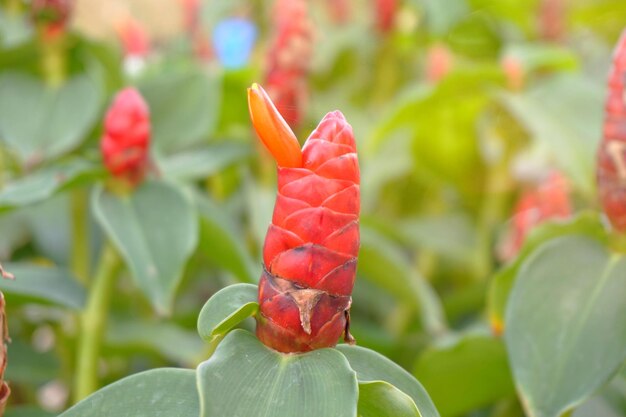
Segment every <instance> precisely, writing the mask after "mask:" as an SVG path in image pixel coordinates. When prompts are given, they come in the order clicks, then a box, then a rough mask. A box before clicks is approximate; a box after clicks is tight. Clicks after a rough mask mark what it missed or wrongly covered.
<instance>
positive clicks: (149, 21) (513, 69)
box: [0, 0, 626, 417]
mask: <svg viewBox="0 0 626 417" xmlns="http://www.w3.org/2000/svg"><path fill="white" fill-rule="evenodd" d="M624 26H626V2H624V1H623V0H526V1H519V0H446V1H441V0H367V1H365V0H274V1H254V0H249V1H245V0H233V1H214V0H108V1H97V0H76V1H71V0H47V1H44V0H32V1H22V0H2V1H0V139H1V140H2V142H0V261H2V263H3V266H4V267H5V269H6V270H7V271H10V272H12V273H13V274H14V275H16V277H17V279H16V280H15V281H14V282H8V281H6V280H5V281H4V282H2V283H0V289H2V291H3V292H4V293H5V298H6V312H7V316H8V324H9V329H8V330H9V334H10V336H11V343H10V344H9V345H8V366H7V369H6V373H5V375H4V379H6V380H7V381H9V384H10V387H11V391H12V394H11V397H10V399H9V405H8V408H7V413H6V415H7V416H9V417H19V416H28V417H39V416H52V415H56V414H58V413H59V412H60V411H62V410H64V409H65V408H67V407H68V406H69V405H71V404H72V390H73V389H74V387H73V375H74V373H75V372H76V369H75V366H76V365H75V357H76V343H77V338H78V335H79V333H80V327H79V326H78V319H77V317H79V316H80V314H81V311H83V310H84V308H85V304H86V300H87V297H88V295H87V294H88V288H89V282H90V281H89V279H88V277H89V276H91V274H92V272H93V270H94V265H95V264H96V261H95V260H96V259H97V254H98V253H99V251H100V248H101V247H102V242H103V240H104V237H103V236H104V233H103V231H102V229H101V227H100V226H99V223H98V222H97V221H96V219H95V217H94V216H95V215H94V213H93V206H92V204H93V202H90V201H91V200H90V197H89V195H90V193H91V190H92V189H93V188H94V187H96V186H97V185H98V184H100V183H103V182H106V181H107V178H108V175H107V174H106V172H105V171H104V169H103V168H102V163H101V156H100V150H99V141H100V138H101V137H102V131H103V120H104V115H105V112H106V109H107V107H108V106H109V104H110V103H111V101H112V98H113V97H114V95H115V93H116V92H117V91H119V90H120V89H121V88H123V87H125V86H135V87H136V88H138V90H139V91H140V92H141V94H142V95H143V97H144V98H145V99H146V101H147V103H148V106H149V109H150V115H151V125H152V136H151V158H152V160H153V163H154V165H155V169H154V172H153V173H152V174H151V175H153V176H154V177H158V178H160V180H162V181H165V182H167V183H169V184H173V185H174V186H175V187H177V188H178V189H179V190H182V192H183V193H186V194H187V195H192V196H193V201H194V206H193V207H194V208H193V210H194V211H193V213H194V216H195V217H194V220H193V224H196V223H197V227H198V229H197V236H196V235H194V236H193V237H189V241H190V242H193V247H194V249H193V251H192V253H191V254H190V255H189V256H188V257H186V258H185V259H184V261H183V262H182V263H181V264H180V265H179V267H178V268H175V269H177V271H176V273H175V274H174V275H176V274H177V277H175V279H174V280H173V281H174V284H173V286H172V290H171V292H172V300H173V303H172V305H171V306H170V308H165V309H158V308H154V306H153V305H151V303H150V297H149V296H148V295H146V294H144V293H142V291H141V290H140V289H138V286H137V285H136V281H135V280H134V277H133V272H132V268H128V267H127V266H125V265H124V262H122V263H121V265H120V266H119V272H118V273H119V276H118V279H117V280H116V284H115V289H114V297H113V298H112V300H111V303H110V307H109V308H108V313H107V316H108V325H107V326H106V333H105V336H104V339H103V346H104V347H103V349H102V351H101V358H100V361H99V369H98V373H99V379H100V384H101V385H105V384H108V383H111V382H113V381H116V380H118V379H120V378H122V377H124V376H126V375H129V374H132V373H135V372H139V371H141V370H145V369H150V368H154V367H159V366H181V367H194V366H196V365H197V364H198V363H199V362H201V361H202V360H203V359H204V358H206V357H207V355H208V354H209V351H208V349H209V348H208V346H207V345H206V344H205V343H204V342H203V341H202V340H201V339H200V338H199V337H198V336H197V334H196V330H195V327H196V318H197V315H198V312H199V311H200V309H201V307H202V305H203V304H204V302H205V301H206V300H207V299H208V298H209V297H210V295H211V294H213V293H214V292H215V291H217V290H219V289H220V288H223V287H224V286H226V285H228V284H232V283H235V282H252V283H254V282H256V281H257V280H258V276H259V275H260V272H261V261H260V250H261V248H262V244H263V239H264V236H265V231H266V228H267V226H268V224H269V221H270V219H271V213H272V209H273V203H274V196H275V178H276V174H275V165H274V162H273V161H272V160H271V158H270V157H269V156H268V154H267V153H266V151H265V150H264V149H262V148H261V146H260V145H259V144H258V140H257V138H256V136H255V134H254V132H253V130H252V128H251V124H250V121H249V117H248V109H247V101H246V88H247V87H248V86H249V85H250V84H251V83H253V82H259V83H260V84H261V85H263V86H264V88H266V89H267V90H268V92H269V94H270V95H271V96H272V98H273V99H274V101H275V102H276V104H277V107H278V108H279V110H280V111H281V113H282V114H283V115H284V116H285V119H286V120H287V121H288V122H289V124H290V125H291V126H292V128H293V129H294V131H295V132H296V134H297V135H298V137H299V139H300V140H301V142H303V141H304V139H306V137H307V135H308V134H309V133H310V132H311V131H312V130H313V129H314V128H315V126H316V125H317V122H318V121H319V120H320V119H321V118H322V117H323V115H324V114H325V113H326V112H328V111H332V110H335V109H339V110H341V111H342V112H343V113H344V114H345V116H346V118H347V120H348V121H349V122H350V123H351V124H352V126H353V128H354V132H355V137H356V140H357V144H358V151H359V158H360V164H361V175H362V177H361V190H362V220H361V225H362V244H361V252H360V257H359V266H358V268H359V269H358V277H357V284H356V288H355V290H354V295H353V299H354V300H353V304H352V305H353V307H352V312H353V313H352V330H353V333H354V336H355V337H356V339H357V341H358V344H360V345H363V346H367V347H370V348H372V349H375V350H377V351H378V352H380V353H382V354H384V355H386V356H388V357H389V358H391V359H392V360H394V361H395V362H397V363H398V364H400V365H401V366H403V367H404V368H405V369H407V370H408V371H409V372H411V373H412V374H413V375H415V376H416V377H417V378H418V379H419V380H420V381H421V382H422V384H424V386H425V387H426V389H427V390H428V392H429V393H430V395H431V396H432V398H433V400H434V402H435V404H436V405H437V407H438V409H439V411H440V413H441V415H442V416H443V417H455V416H468V417H469V416H471V417H483V416H484V417H506V416H523V415H524V414H523V412H522V409H521V406H520V404H519V400H518V399H517V397H516V395H515V389H514V384H513V381H512V378H511V372H510V369H509V364H508V359H507V355H506V350H505V347H504V343H503V341H502V339H501V338H500V335H501V333H502V330H503V326H504V323H503V314H504V313H503V311H504V304H505V302H506V297H504V298H503V296H501V294H500V292H499V291H500V290H501V286H495V284H494V282H496V281H498V280H500V281H498V282H502V281H503V280H504V282H505V284H500V285H504V287H506V285H507V284H506V282H509V284H508V285H509V286H510V280H509V281H506V280H507V277H508V276H510V275H511V274H513V273H514V271H515V268H517V267H519V262H520V260H521V259H522V258H523V257H524V256H527V252H528V250H526V249H524V248H527V247H530V246H531V245H532V244H533V242H530V243H529V242H528V239H531V238H532V236H533V233H535V236H539V235H540V234H541V233H544V235H545V234H548V235H554V234H558V233H561V230H563V228H567V227H574V228H575V227H587V228H593V227H601V226H602V225H603V224H604V220H603V218H602V217H601V216H600V215H599V214H598V202H597V199H596V191H595V155H596V148H597V146H598V143H599V140H600V138H601V135H602V119H603V107H604V100H605V96H606V91H607V90H606V81H607V74H608V71H609V66H610V63H611V51H612V48H613V46H614V44H615V43H616V42H617V40H618V38H619V36H620V33H621V31H622V29H623V28H624ZM163 204H164V205H167V203H166V202H163ZM156 205H157V206H158V204H156ZM555 224H556V226H554V225H555ZM572 225H573V226H572ZM598 225H600V226H598ZM550 226H552V227H553V228H552V229H550V228H546V227H550ZM164 227H165V228H166V229H167V225H165V226H164ZM542 227H543V229H541V228H542ZM537 228H540V229H541V230H542V232H541V233H539V234H537V233H536V232H533V230H535V231H536V230H537ZM77 233H78V234H80V236H81V237H80V238H81V239H82V240H81V242H83V243H81V244H80V245H79V244H77V240H76V239H77V236H78V235H77ZM529 236H531V237H529ZM527 238H528V239H527ZM536 239H540V238H536ZM81 248H82V249H81ZM77 251H78V252H77ZM502 291H504V290H502ZM505 292H506V291H505ZM153 304H154V303H153ZM247 325H248V326H249V328H253V326H254V324H253V323H252V322H250V323H247ZM625 393H626V377H625V375H624V372H622V374H618V375H617V376H616V377H615V379H614V380H613V381H612V382H611V384H610V385H609V386H608V387H606V388H604V389H603V391H601V392H599V393H598V394H597V395H596V396H595V397H593V398H592V399H591V400H589V401H588V402H587V403H585V405H583V406H582V407H580V408H578V409H577V411H576V412H575V414H574V415H575V416H576V417H585V416H589V417H591V416H593V417H604V416H606V417H610V416H624V415H626V396H625Z"/></svg>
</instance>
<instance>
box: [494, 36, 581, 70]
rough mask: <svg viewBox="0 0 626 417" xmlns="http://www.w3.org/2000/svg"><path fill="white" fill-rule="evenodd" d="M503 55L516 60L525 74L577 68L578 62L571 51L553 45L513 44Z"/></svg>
mask: <svg viewBox="0 0 626 417" xmlns="http://www.w3.org/2000/svg"><path fill="white" fill-rule="evenodd" d="M503 55H504V56H505V57H511V58H515V59H517V60H518V62H520V63H521V64H522V66H523V68H524V70H525V71H526V72H531V71H546V70H552V71H554V70H572V69H576V68H577V67H578V60H577V58H576V56H575V55H574V53H573V52H572V51H571V50H569V49H565V48H563V47H561V46H558V45H554V44H541V43H515V44H513V45H510V46H508V47H507V49H506V51H505V52H504V53H503Z"/></svg>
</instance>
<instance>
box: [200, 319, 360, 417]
mask: <svg viewBox="0 0 626 417" xmlns="http://www.w3.org/2000/svg"><path fill="white" fill-rule="evenodd" d="M197 373H198V389H199V390H200V404H201V406H200V407H201V413H200V416H201V417H218V416H236V415H241V416H258V417H293V416H296V415H297V416H302V417H319V416H333V417H354V416H355V415H356V407H357V400H358V389H357V381H356V376H355V374H354V371H352V369H350V366H349V365H348V362H347V361H346V359H345V357H344V356H343V355H341V354H340V353H339V352H337V351H336V350H333V349H318V350H314V351H312V352H309V353H304V354H282V353H279V352H276V351H275V350H272V349H270V348H268V347H266V346H265V345H263V344H262V343H261V342H259V340H258V339H257V338H256V337H255V336H254V335H252V334H251V333H249V332H247V331H245V330H234V331H232V332H230V333H229V334H228V335H227V336H226V337H225V338H224V340H223V341H222V342H221V343H220V344H219V346H218V347H217V350H216V351H215V353H214V354H213V356H211V358H209V360H207V361H206V362H204V363H202V364H200V366H199V367H198V371H197Z"/></svg>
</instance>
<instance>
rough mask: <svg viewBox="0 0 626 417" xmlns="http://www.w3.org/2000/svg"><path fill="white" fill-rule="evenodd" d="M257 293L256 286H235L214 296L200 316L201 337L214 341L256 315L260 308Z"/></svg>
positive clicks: (199, 330) (223, 289)
mask: <svg viewBox="0 0 626 417" xmlns="http://www.w3.org/2000/svg"><path fill="white" fill-rule="evenodd" d="M257 293H258V289H257V286H256V285H252V284H234V285H230V286H228V287H226V288H222V289H221V290H219V291H218V292H216V293H215V294H213V296H212V297H211V298H209V301H207V302H206V303H205V304H204V307H202V310H201V311H200V315H199V316H198V333H199V334H200V337H201V338H203V339H206V340H209V341H210V340H213V339H214V338H216V337H219V336H222V335H224V334H226V333H227V332H228V331H230V330H231V329H232V328H233V327H235V326H236V325H237V324H239V323H241V322H242V321H243V320H244V319H246V318H248V317H250V316H252V315H254V314H255V313H256V312H257V310H258V308H259V303H258V295H257Z"/></svg>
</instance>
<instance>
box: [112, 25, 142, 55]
mask: <svg viewBox="0 0 626 417" xmlns="http://www.w3.org/2000/svg"><path fill="white" fill-rule="evenodd" d="M115 29H116V31H117V35H118V36H119V38H120V41H121V42H122V47H123V48H124V54H125V55H126V56H134V57H145V56H146V55H148V53H149V52H150V41H149V38H148V32H147V31H146V29H145V28H144V26H143V25H142V24H141V23H140V22H139V21H137V20H135V19H134V18H132V17H130V16H128V17H126V18H125V19H123V20H121V21H120V22H119V23H117V25H116V26H115Z"/></svg>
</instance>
